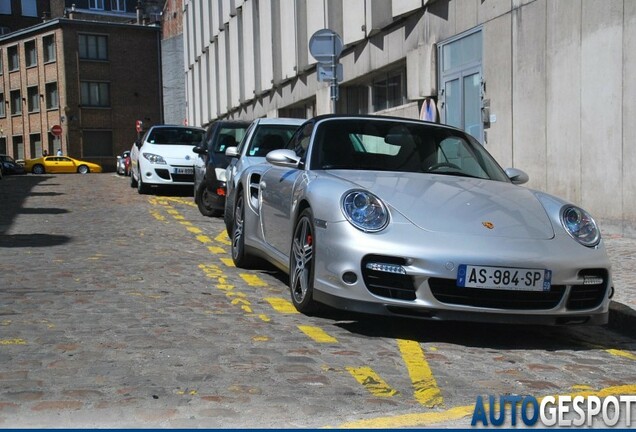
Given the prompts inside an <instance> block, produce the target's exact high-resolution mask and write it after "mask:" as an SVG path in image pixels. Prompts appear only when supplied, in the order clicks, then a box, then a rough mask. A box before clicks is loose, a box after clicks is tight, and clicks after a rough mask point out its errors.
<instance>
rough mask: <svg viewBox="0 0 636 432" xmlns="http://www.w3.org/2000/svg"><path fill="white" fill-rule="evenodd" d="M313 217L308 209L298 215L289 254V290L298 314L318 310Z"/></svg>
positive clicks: (308, 313)
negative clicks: (315, 289)
mask: <svg viewBox="0 0 636 432" xmlns="http://www.w3.org/2000/svg"><path fill="white" fill-rule="evenodd" d="M314 232H315V231H314V216H313V213H312V211H311V209H310V208H306V209H305V210H303V211H302V213H300V216H299V217H298V220H297V221H296V225H295V226H294V235H293V237H292V244H291V251H290V254H289V289H290V291H291V298H292V302H293V303H294V306H295V307H296V309H297V310H298V312H301V313H304V314H307V315H310V314H312V313H314V312H316V311H317V310H318V303H316V301H315V300H314V299H313V295H314V251H315V238H314Z"/></svg>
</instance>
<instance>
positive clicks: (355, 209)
mask: <svg viewBox="0 0 636 432" xmlns="http://www.w3.org/2000/svg"><path fill="white" fill-rule="evenodd" d="M267 161H268V162H269V163H263V164H259V165H254V166H251V167H249V168H248V169H246V170H245V171H244V172H243V173H242V175H241V177H240V179H239V181H238V183H237V189H236V194H235V195H234V199H233V202H232V203H231V204H232V205H231V206H230V211H233V214H234V218H233V225H232V230H231V233H232V258H233V260H234V263H235V264H236V265H237V266H238V267H250V266H252V265H254V263H255V261H254V258H256V257H259V258H264V259H266V260H267V261H269V262H271V263H272V264H274V265H275V266H277V267H278V268H280V269H281V270H283V271H285V272H287V273H288V274H289V285H290V291H291V299H292V301H293V303H294V305H295V307H296V308H297V309H298V310H299V311H300V312H303V313H307V314H310V313H313V312H315V310H316V309H317V308H318V306H319V305H320V304H327V305H330V306H332V307H335V308H338V309H344V310H350V311H356V312H364V313H372V314H385V315H386V314H388V315H395V316H408V317H419V318H428V319H447V320H462V321H488V322H502V323H520V324H523V323H525V324H604V323H606V322H607V318H608V307H609V306H608V305H609V298H610V297H611V296H612V294H613V290H614V288H613V286H612V279H611V274H610V263H609V259H608V257H607V253H606V251H605V247H604V245H603V241H602V239H601V234H600V230H599V228H598V226H597V225H596V223H595V221H594V220H593V219H592V217H591V216H590V215H589V214H588V213H587V212H586V211H585V210H583V209H581V208H579V207H577V206H576V205H574V204H571V203H568V202H566V201H564V200H561V199H559V198H556V197H554V196H551V195H548V194H546V193H543V192H539V191H536V190H531V189H528V188H525V187H522V186H519V185H520V184H522V183H525V182H526V181H527V180H528V176H527V175H526V174H525V173H524V172H523V171H521V170H518V169H512V168H509V169H507V170H503V169H502V168H501V167H500V166H499V165H498V164H497V162H496V161H495V160H494V159H493V158H492V157H491V156H490V155H489V154H488V152H487V151H486V150H485V149H484V148H483V146H482V145H480V144H479V143H478V142H477V141H476V140H475V139H474V138H472V137H471V136H469V135H467V134H466V133H464V132H463V131H461V130H458V129H455V128H451V127H446V126H442V125H437V124H432V123H427V122H422V121H417V120H407V119H398V118H391V117H379V116H321V117H316V118H314V119H311V120H308V121H307V122H306V123H304V124H303V125H302V126H301V127H300V128H299V130H298V131H297V132H296V134H295V135H294V136H293V137H292V139H291V140H290V142H289V144H288V145H287V147H286V148H285V149H281V150H274V151H272V152H270V153H268V154H267Z"/></svg>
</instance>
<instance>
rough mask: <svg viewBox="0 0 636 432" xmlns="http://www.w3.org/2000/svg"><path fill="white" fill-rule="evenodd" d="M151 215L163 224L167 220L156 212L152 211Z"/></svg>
mask: <svg viewBox="0 0 636 432" xmlns="http://www.w3.org/2000/svg"><path fill="white" fill-rule="evenodd" d="M150 214H151V215H152V216H153V217H154V218H155V219H157V220H158V221H161V222H163V221H165V220H166V218H165V217H164V216H163V215H161V214H159V213H158V212H156V211H151V212H150Z"/></svg>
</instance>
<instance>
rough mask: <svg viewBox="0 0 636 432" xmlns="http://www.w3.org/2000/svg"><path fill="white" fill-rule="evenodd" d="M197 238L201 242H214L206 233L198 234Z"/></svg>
mask: <svg viewBox="0 0 636 432" xmlns="http://www.w3.org/2000/svg"><path fill="white" fill-rule="evenodd" d="M197 240H199V241H200V242H201V243H203V244H206V243H212V239H211V238H210V237H208V236H206V235H203V234H201V235H198V236H197Z"/></svg>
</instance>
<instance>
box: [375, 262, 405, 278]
mask: <svg viewBox="0 0 636 432" xmlns="http://www.w3.org/2000/svg"><path fill="white" fill-rule="evenodd" d="M366 267H367V268H368V269H369V270H375V271H379V272H384V273H394V274H401V275H405V274H406V270H404V267H402V266H401V265H399V264H387V263H376V262H370V263H367V265H366Z"/></svg>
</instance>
